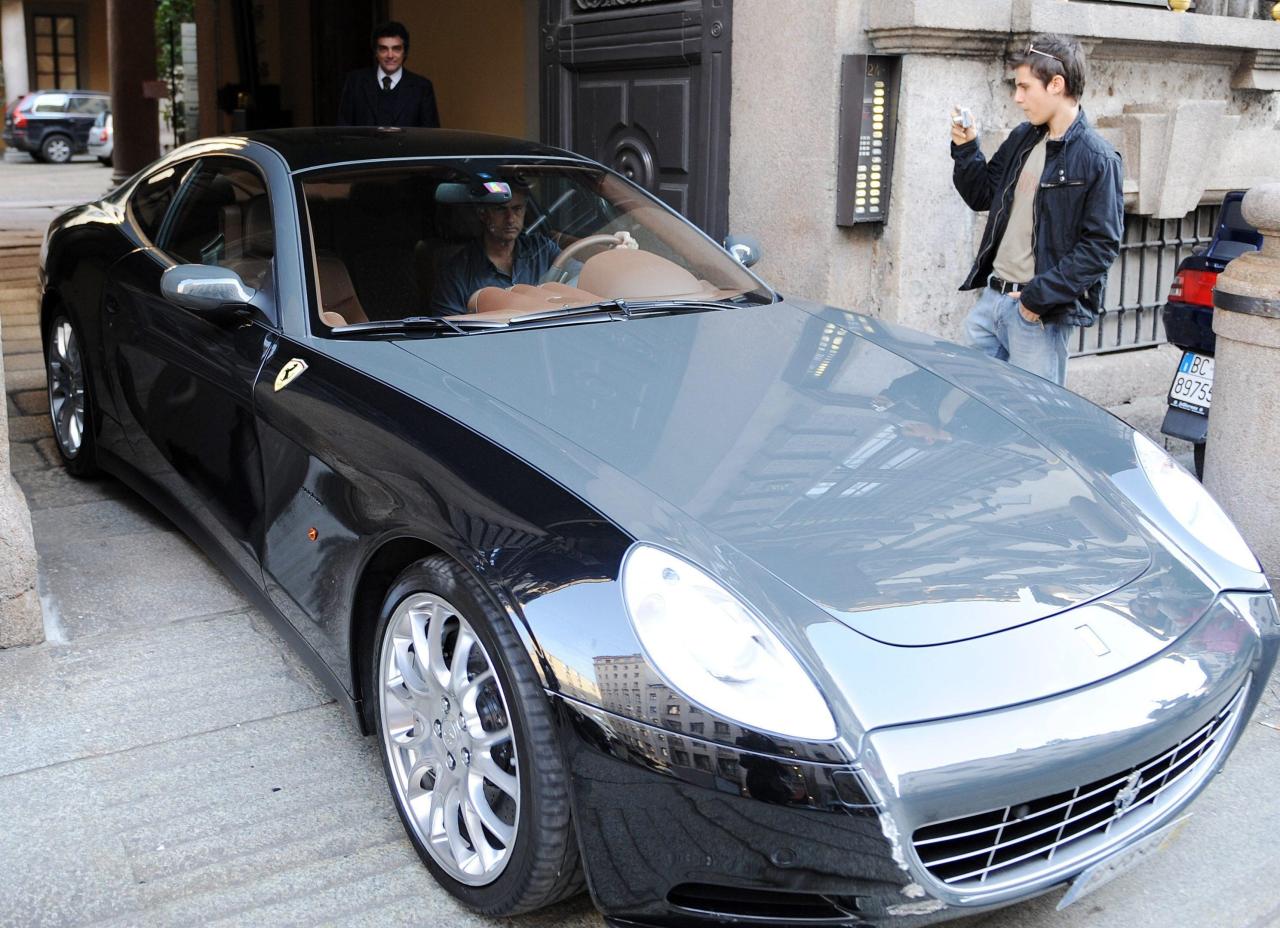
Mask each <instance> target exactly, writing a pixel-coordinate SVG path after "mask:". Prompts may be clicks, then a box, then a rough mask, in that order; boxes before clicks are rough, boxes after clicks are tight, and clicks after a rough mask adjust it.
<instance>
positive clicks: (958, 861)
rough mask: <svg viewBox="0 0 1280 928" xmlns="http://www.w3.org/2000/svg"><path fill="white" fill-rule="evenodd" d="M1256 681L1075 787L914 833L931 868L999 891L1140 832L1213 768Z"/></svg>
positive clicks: (943, 876) (946, 879)
mask: <svg viewBox="0 0 1280 928" xmlns="http://www.w3.org/2000/svg"><path fill="white" fill-rule="evenodd" d="M1248 689H1249V686H1248V683H1247V682H1246V684H1245V686H1244V687H1243V688H1242V689H1241V690H1240V692H1239V693H1237V694H1236V696H1235V698H1234V699H1232V700H1231V702H1230V703H1228V704H1227V706H1226V707H1225V708H1224V709H1223V710H1222V711H1221V712H1219V713H1218V714H1217V715H1216V716H1214V717H1213V718H1212V719H1210V720H1209V721H1208V722H1207V723H1206V724H1204V725H1203V726H1201V728H1200V729H1199V730H1198V731H1196V732H1195V733H1194V734H1192V735H1190V736H1188V737H1187V738H1184V739H1183V740H1182V741H1180V742H1178V743H1177V744H1176V745H1174V746H1173V747H1172V748H1170V749H1169V750H1167V751H1165V752H1164V753H1162V754H1160V755H1158V756H1156V757H1153V758H1151V759H1150V760H1147V761H1145V762H1143V763H1141V764H1138V765H1136V766H1134V767H1131V768H1129V769H1128V770H1122V771H1120V772H1119V773H1116V774H1113V775H1112V776H1109V777H1105V778H1103V779H1101V780H1096V781H1094V782H1092V783H1086V784H1084V785H1083V786H1078V787H1076V788H1075V789H1072V790H1067V791H1064V792H1061V793H1055V794H1054V795H1052V796H1044V797H1042V798H1039V799H1034V800H1031V801H1029V802H1023V803H1019V804H1017V805H1012V806H1006V807H1005V808H1002V809H992V810H990V811H988V812H981V813H978V814H976V815H966V816H964V817H962V818H954V819H949V820H947V821H943V822H934V823H931V824H928V825H924V826H921V827H920V828H917V829H916V831H915V833H914V834H913V835H912V844H913V846H914V848H915V852H916V855H917V856H918V857H919V858H920V862H921V863H922V864H923V865H924V867H925V869H926V870H928V871H929V873H930V874H931V875H932V876H933V877H934V878H935V879H937V880H939V881H940V882H942V883H944V884H946V885H947V886H948V887H949V888H951V889H953V890H955V891H958V892H965V891H984V892H985V891H992V890H994V889H996V888H997V887H1007V886H1010V885H1016V884H1018V883H1021V882H1025V881H1030V880H1034V879H1036V878H1037V877H1039V876H1041V875H1043V874H1044V873H1045V872H1046V871H1048V870H1058V869H1065V868H1069V866H1070V865H1071V863H1072V862H1073V861H1077V860H1082V859H1084V858H1086V857H1091V856H1094V855H1096V854H1097V853H1099V852H1100V851H1103V850H1105V848H1106V847H1107V846H1108V845H1112V844H1116V843H1118V842H1120V841H1122V840H1124V839H1125V838H1127V837H1129V836H1130V835H1133V834H1134V833H1135V832H1137V831H1140V830H1141V829H1142V828H1143V826H1145V825H1146V824H1148V823H1149V822H1151V821H1152V820H1154V819H1157V818H1160V817H1161V816H1162V814H1163V813H1164V811H1165V810H1166V809H1168V808H1170V807H1171V806H1173V805H1174V804H1175V803H1177V802H1178V800H1179V799H1181V798H1183V797H1185V796H1186V795H1187V794H1189V793H1191V792H1192V791H1194V790H1195V789H1196V788H1197V787H1198V786H1199V785H1200V784H1201V783H1203V782H1204V781H1205V779H1207V778H1208V776H1209V775H1210V774H1211V773H1212V772H1213V769H1214V767H1215V766H1216V764H1217V761H1218V759H1219V757H1220V756H1221V754H1222V751H1223V749H1224V748H1225V747H1226V744H1227V742H1228V741H1229V740H1230V737H1231V733H1232V732H1233V731H1234V730H1235V727H1236V723H1237V721H1238V717H1239V715H1240V707H1241V705H1242V704H1243V702H1244V697H1245V694H1246V692H1247V691H1248Z"/></svg>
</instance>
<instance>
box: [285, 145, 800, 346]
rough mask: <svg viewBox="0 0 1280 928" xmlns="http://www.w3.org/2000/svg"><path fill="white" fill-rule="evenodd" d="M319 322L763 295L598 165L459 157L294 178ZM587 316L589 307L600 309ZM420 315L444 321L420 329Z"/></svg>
mask: <svg viewBox="0 0 1280 928" xmlns="http://www.w3.org/2000/svg"><path fill="white" fill-rule="evenodd" d="M301 189H302V199H303V201H304V203H305V207H306V220H307V222H308V225H309V230H310V245H311V248H310V255H311V261H312V267H313V271H314V274H313V282H314V288H315V292H316V296H317V298H316V300H315V302H314V306H315V313H314V315H315V320H316V321H317V322H319V323H320V331H325V330H326V329H328V330H338V333H339V334H352V332H351V330H350V329H348V327H349V326H363V325H364V324H366V323H377V325H368V326H367V328H365V329H362V330H361V331H374V330H378V331H387V330H393V329H395V327H396V323H398V322H405V323H406V324H405V326H404V328H406V329H410V328H411V329H412V330H413V331H415V332H443V333H456V332H459V331H495V330H501V329H505V328H510V327H512V326H515V325H521V324H532V323H534V322H536V323H538V324H558V323H559V322H564V321H570V317H579V318H585V317H586V316H588V315H589V314H590V313H592V312H593V311H596V310H597V309H598V311H599V312H610V311H611V312H623V313H629V312H630V309H629V308H628V304H629V303H634V304H635V305H636V306H637V307H642V308H643V311H644V312H646V313H652V312H655V311H657V310H656V309H655V307H661V306H666V305H668V304H669V305H670V306H671V307H672V311H681V310H683V311H687V310H689V309H691V308H694V309H696V308H702V309H710V308H715V309H719V308H725V307H729V306H733V305H735V304H737V303H760V302H765V303H767V302H772V301H773V299H774V295H773V293H772V292H771V291H770V290H769V289H768V287H766V286H765V285H764V284H762V283H761V282H760V280H759V279H757V278H756V277H755V276H754V275H752V274H751V273H750V272H748V271H747V270H746V269H745V268H744V267H743V266H742V265H741V264H739V263H738V262H737V261H735V260H734V259H733V258H732V257H730V256H729V255H728V254H727V253H726V252H725V251H724V250H723V249H721V248H719V247H717V246H716V245H715V244H714V243H713V242H711V241H710V240H709V239H707V238H706V237H705V236H704V235H702V233H700V232H699V231H698V230H697V229H696V228H694V227H693V226H692V225H690V224H689V223H688V222H687V221H685V220H684V219H681V218H680V217H679V216H677V215H676V214H674V213H673V212H671V211H670V210H668V209H666V208H665V207H663V206H662V205H660V204H659V203H657V202H655V201H654V200H653V199H652V198H651V197H649V196H648V195H647V194H645V193H644V192H643V191H641V190H640V189H638V188H637V187H635V186H634V185H632V184H630V183H629V182H627V181H625V180H623V179H621V178H620V177H618V176H617V175H615V174H612V173H610V172H608V171H605V170H602V169H600V168H593V167H590V166H584V165H578V164H569V163H565V162H563V161H553V160H542V161H539V160H530V161H514V160H499V159H465V160H458V161H449V162H442V161H432V162H420V163H416V164H408V165H405V164H400V165H394V166H386V165H381V166H363V167H360V168H352V167H350V166H344V167H341V168H332V169H325V170H323V171H317V172H310V173H308V174H307V175H306V176H305V178H304V179H303V180H302V182H301ZM599 312H597V315H598V314H599ZM424 317H433V318H436V319H440V318H443V319H445V320H448V322H449V324H448V325H424V324H423V319H424Z"/></svg>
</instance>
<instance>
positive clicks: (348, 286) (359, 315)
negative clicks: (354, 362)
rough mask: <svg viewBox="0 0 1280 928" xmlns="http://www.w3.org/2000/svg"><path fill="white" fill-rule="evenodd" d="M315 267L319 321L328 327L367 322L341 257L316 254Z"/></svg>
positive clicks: (367, 319) (367, 318)
mask: <svg viewBox="0 0 1280 928" xmlns="http://www.w3.org/2000/svg"><path fill="white" fill-rule="evenodd" d="M316 269H317V271H318V272H319V276H320V321H321V322H323V323H324V324H325V325H327V326H330V327H334V326H340V325H354V324H355V323H358V322H368V321H369V317H368V316H367V315H365V312H364V307H362V306H361V305H360V298H359V297H358V296H356V288H355V286H353V285H352V283H351V275H350V274H348V273H347V266H346V265H345V264H343V263H342V259H341V258H338V257H335V256H334V255H318V256H317V257H316Z"/></svg>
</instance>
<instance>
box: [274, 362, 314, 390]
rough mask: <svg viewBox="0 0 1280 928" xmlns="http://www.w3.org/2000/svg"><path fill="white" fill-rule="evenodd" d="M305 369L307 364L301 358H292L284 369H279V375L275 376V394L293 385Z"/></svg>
mask: <svg viewBox="0 0 1280 928" xmlns="http://www.w3.org/2000/svg"><path fill="white" fill-rule="evenodd" d="M306 369H307V362H306V361H304V360H302V359H301V358H293V359H292V360H290V361H289V362H288V363H287V364H285V366H284V367H282V368H280V373H278V374H276V392H277V393H279V392H280V391H281V390H283V389H284V388H285V387H287V386H289V384H291V383H293V382H294V381H295V380H297V379H298V377H299V376H300V375H301V374H302V372H303V371H305V370H306Z"/></svg>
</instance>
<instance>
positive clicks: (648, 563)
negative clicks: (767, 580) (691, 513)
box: [622, 544, 836, 741]
mask: <svg viewBox="0 0 1280 928" xmlns="http://www.w3.org/2000/svg"><path fill="white" fill-rule="evenodd" d="M622 596H623V600H624V601H625V603H626V607H627V614H628V615H629V616H630V618H631V624H632V626H633V627H634V628H635V632H636V636H637V637H638V638H639V639H640V643H641V645H642V646H643V647H644V650H645V653H646V655H647V657H648V658H649V662H650V663H651V664H652V665H653V667H654V669H655V670H657V671H658V673H660V674H661V675H662V676H663V678H664V679H665V680H666V681H667V683H668V684H669V685H670V686H671V687H672V688H673V689H675V690H678V691H679V692H681V693H682V694H683V695H684V696H686V697H687V698H688V699H690V700H692V701H693V702H696V703H698V704H699V705H701V706H703V707H705V708H706V709H708V710H710V711H711V712H713V713H715V714H717V715H720V716H723V717H724V718H726V719H728V720H731V721H734V722H738V723H740V724H742V725H745V726H747V727H748V728H756V729H762V730H764V731H767V732H772V733H774V734H780V735H785V736H787V737H791V738H803V739H807V740H813V741H827V740H830V739H831V738H834V737H835V736H836V723H835V719H833V718H832V717H831V710H830V709H828V708H827V703H826V700H824V699H823V698H822V694H821V693H819V692H818V688H817V686H815V685H814V682H813V680H811V679H810V678H809V675H808V673H806V672H805V670H804V668H803V667H801V666H800V662H799V661H798V660H796V658H795V655H793V654H792V653H791V651H790V650H788V648H787V647H786V646H785V645H784V644H783V643H782V642H781V641H780V640H779V639H778V637H777V636H776V635H775V634H774V633H773V632H772V631H770V629H769V628H768V627H767V626H766V625H765V624H764V622H763V621H762V620H761V619H760V618H759V617H758V616H757V615H756V614H755V613H754V612H753V611H752V610H751V609H750V608H749V607H748V606H747V605H746V603H744V602H742V600H740V599H739V598H738V597H737V596H735V595H734V594H733V593H731V592H729V591H728V590H726V589H725V588H724V587H723V586H721V585H720V584H719V583H718V582H717V581H715V580H714V579H712V578H711V577H710V576H709V575H708V574H706V573H705V572H703V571H702V570H699V569H698V568H697V567H694V566H693V565H692V564H690V563H689V562H688V561H685V560H683V559H681V558H678V557H676V556H675V555H674V554H669V553H667V552H666V551H662V550H660V549H658V548H652V547H650V546H648V545H643V544H638V545H635V546H634V547H633V548H632V549H631V550H630V551H629V552H627V557H626V559H625V561H624V562H623V565H622Z"/></svg>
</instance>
